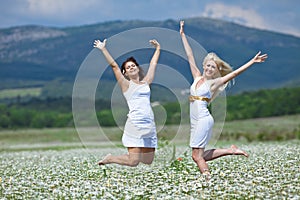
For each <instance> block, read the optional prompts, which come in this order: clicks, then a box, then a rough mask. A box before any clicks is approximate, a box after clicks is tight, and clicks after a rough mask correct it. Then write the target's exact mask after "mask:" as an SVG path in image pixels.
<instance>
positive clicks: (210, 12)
mask: <svg viewBox="0 0 300 200" xmlns="http://www.w3.org/2000/svg"><path fill="white" fill-rule="evenodd" d="M203 16H204V17H211V18H217V19H223V20H227V21H228V20H230V21H232V22H235V23H239V24H242V25H245V26H249V27H254V28H260V29H266V28H268V26H267V24H266V23H265V21H264V19H263V17H262V16H260V15H259V14H258V13H257V12H256V11H255V10H251V9H244V8H241V7H239V6H232V5H225V4H222V3H209V4H207V5H206V6H205V9H204V13H203Z"/></svg>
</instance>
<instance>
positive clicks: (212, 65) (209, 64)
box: [203, 60, 219, 79]
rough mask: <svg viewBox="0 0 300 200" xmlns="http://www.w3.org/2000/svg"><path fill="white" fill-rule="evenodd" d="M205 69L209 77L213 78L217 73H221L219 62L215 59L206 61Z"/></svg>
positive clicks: (204, 73) (206, 75)
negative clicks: (218, 66)
mask: <svg viewBox="0 0 300 200" xmlns="http://www.w3.org/2000/svg"><path fill="white" fill-rule="evenodd" d="M203 69H204V71H203V75H204V76H205V77H206V78H208V79H211V78H213V77H214V76H215V75H216V74H217V73H219V70H218V68H217V63H216V62H215V61H213V60H208V61H206V62H205V64H204V66H203Z"/></svg>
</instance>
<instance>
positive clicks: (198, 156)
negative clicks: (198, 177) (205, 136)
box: [192, 148, 208, 173]
mask: <svg viewBox="0 0 300 200" xmlns="http://www.w3.org/2000/svg"><path fill="white" fill-rule="evenodd" d="M203 153H204V149H203V148H193V150H192V158H193V160H194V162H195V163H196V164H197V166H198V168H199V170H200V172H201V173H204V172H205V171H208V165H207V163H206V161H205V159H204V157H203Z"/></svg>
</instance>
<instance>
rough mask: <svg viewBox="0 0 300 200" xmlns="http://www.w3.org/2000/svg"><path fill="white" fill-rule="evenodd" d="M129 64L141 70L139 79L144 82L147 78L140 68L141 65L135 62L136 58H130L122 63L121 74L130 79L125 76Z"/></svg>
mask: <svg viewBox="0 0 300 200" xmlns="http://www.w3.org/2000/svg"><path fill="white" fill-rule="evenodd" d="M128 62H133V63H134V64H135V65H136V66H137V67H138V68H139V79H140V81H141V80H143V78H144V77H145V74H144V70H143V69H142V68H141V67H140V65H139V64H138V63H137V61H136V60H135V58H134V57H129V58H127V59H126V60H125V61H124V62H123V63H122V66H121V72H122V74H123V76H124V77H125V78H126V79H128V80H129V78H128V77H127V76H126V75H125V73H126V68H125V65H126V63H128Z"/></svg>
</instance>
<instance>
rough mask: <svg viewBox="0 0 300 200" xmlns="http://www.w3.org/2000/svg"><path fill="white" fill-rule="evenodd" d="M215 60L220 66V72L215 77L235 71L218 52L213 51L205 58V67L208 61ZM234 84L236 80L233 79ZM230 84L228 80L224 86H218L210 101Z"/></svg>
mask: <svg viewBox="0 0 300 200" xmlns="http://www.w3.org/2000/svg"><path fill="white" fill-rule="evenodd" d="M210 60H212V61H214V62H215V63H216V64H217V68H218V72H217V73H216V74H215V75H214V76H213V78H218V77H221V76H225V75H227V74H229V73H230V72H232V71H233V69H232V67H231V66H230V65H229V64H228V63H227V62H225V61H224V60H222V59H221V58H220V57H219V56H217V54H215V53H213V52H211V53H208V54H207V55H206V56H205V58H204V60H203V63H202V65H203V67H204V66H205V64H206V62H208V61H210ZM233 84H234V80H233ZM227 86H228V82H227V83H225V84H224V85H223V87H220V88H218V90H217V91H216V92H214V94H213V95H212V97H211V100H210V103H211V102H212V101H213V100H214V99H215V98H216V97H217V96H218V95H219V94H220V93H221V92H222V91H224V90H225V88H226V87H227Z"/></svg>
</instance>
